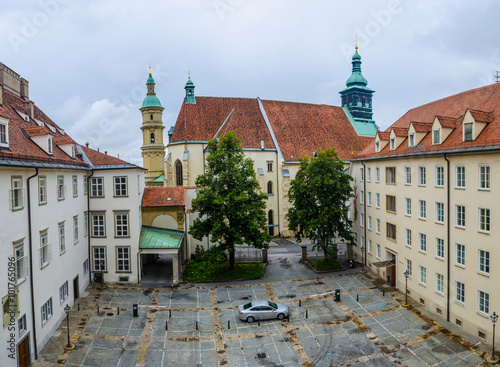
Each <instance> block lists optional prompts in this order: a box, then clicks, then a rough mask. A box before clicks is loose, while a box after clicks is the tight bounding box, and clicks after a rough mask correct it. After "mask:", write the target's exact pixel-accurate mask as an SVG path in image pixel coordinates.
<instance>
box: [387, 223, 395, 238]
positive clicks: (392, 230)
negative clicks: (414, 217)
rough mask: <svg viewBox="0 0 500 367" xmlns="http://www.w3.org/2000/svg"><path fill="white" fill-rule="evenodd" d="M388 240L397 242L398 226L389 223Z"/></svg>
mask: <svg viewBox="0 0 500 367" xmlns="http://www.w3.org/2000/svg"><path fill="white" fill-rule="evenodd" d="M387 238H390V239H391V240H394V241H396V225H395V224H391V223H387Z"/></svg>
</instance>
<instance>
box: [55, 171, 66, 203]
mask: <svg viewBox="0 0 500 367" xmlns="http://www.w3.org/2000/svg"><path fill="white" fill-rule="evenodd" d="M64 189H65V186H64V176H57V200H64V197H65V195H64V194H65V190H64Z"/></svg>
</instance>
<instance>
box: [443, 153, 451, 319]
mask: <svg viewBox="0 0 500 367" xmlns="http://www.w3.org/2000/svg"><path fill="white" fill-rule="evenodd" d="M444 160H445V161H446V201H447V202H446V206H447V208H446V210H447V213H446V214H447V216H448V218H447V219H446V237H447V238H446V242H447V250H446V251H447V255H448V256H446V269H447V273H448V274H447V276H446V288H447V289H446V321H448V322H449V321H450V257H451V256H450V161H449V160H448V158H447V157H446V154H444Z"/></svg>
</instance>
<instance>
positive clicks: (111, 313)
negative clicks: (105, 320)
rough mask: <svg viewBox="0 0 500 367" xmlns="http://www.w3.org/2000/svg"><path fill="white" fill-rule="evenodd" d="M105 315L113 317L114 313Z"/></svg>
mask: <svg viewBox="0 0 500 367" xmlns="http://www.w3.org/2000/svg"><path fill="white" fill-rule="evenodd" d="M106 315H108V316H113V315H114V313H113V312H108V313H107V314H106Z"/></svg>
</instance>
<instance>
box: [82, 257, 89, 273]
mask: <svg viewBox="0 0 500 367" xmlns="http://www.w3.org/2000/svg"><path fill="white" fill-rule="evenodd" d="M88 272H89V259H85V261H84V262H83V275H86V274H87V273H88Z"/></svg>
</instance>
